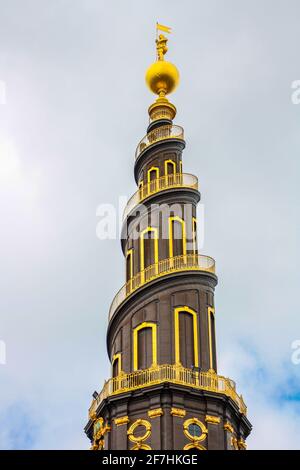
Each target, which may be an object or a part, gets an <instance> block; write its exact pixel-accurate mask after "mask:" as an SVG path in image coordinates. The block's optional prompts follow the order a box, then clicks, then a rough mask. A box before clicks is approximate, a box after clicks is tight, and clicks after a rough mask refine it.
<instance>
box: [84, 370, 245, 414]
mask: <svg viewBox="0 0 300 470" xmlns="http://www.w3.org/2000/svg"><path fill="white" fill-rule="evenodd" d="M163 382H171V383H175V384H179V385H186V386H189V387H192V388H194V389H198V390H207V391H210V392H215V393H222V394H224V395H226V396H228V397H230V398H232V400H233V401H234V402H235V403H236V404H237V405H238V407H239V410H240V412H241V413H243V414H245V415H246V414H247V407H246V405H245V403H244V400H243V398H242V396H240V395H238V393H237V392H236V389H235V383H234V381H233V380H231V379H228V378H226V377H223V376H221V375H217V374H215V373H214V372H210V371H208V372H195V371H193V370H191V369H187V368H185V367H182V366H181V365H180V364H178V365H177V364H163V365H158V366H154V367H150V368H149V369H144V370H138V371H136V372H131V373H129V374H126V373H121V374H120V375H119V376H117V377H113V378H111V379H109V380H108V381H107V382H105V383H104V387H103V389H102V391H101V392H100V394H99V395H98V397H97V398H96V399H94V400H93V402H92V405H91V407H90V409H89V414H90V415H91V414H92V413H93V412H95V411H96V409H97V407H98V405H99V404H100V403H101V402H102V401H103V400H105V398H107V397H109V396H111V395H117V394H119V393H124V392H128V391H132V390H137V389H139V388H143V387H147V386H148V387H149V386H151V385H154V384H158V383H163Z"/></svg>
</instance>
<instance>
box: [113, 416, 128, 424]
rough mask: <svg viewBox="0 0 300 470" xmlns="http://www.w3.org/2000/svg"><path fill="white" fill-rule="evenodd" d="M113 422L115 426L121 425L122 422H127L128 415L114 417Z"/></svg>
mask: <svg viewBox="0 0 300 470" xmlns="http://www.w3.org/2000/svg"><path fill="white" fill-rule="evenodd" d="M114 422H115V425H116V426H123V424H127V423H129V418H128V416H121V417H120V418H115V419H114Z"/></svg>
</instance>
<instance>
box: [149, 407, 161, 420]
mask: <svg viewBox="0 0 300 470" xmlns="http://www.w3.org/2000/svg"><path fill="white" fill-rule="evenodd" d="M163 414H164V412H163V410H162V408H155V409H154V410H149V411H148V416H149V418H157V417H158V416H162V415H163Z"/></svg>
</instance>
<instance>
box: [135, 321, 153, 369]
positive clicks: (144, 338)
mask: <svg viewBox="0 0 300 470" xmlns="http://www.w3.org/2000/svg"><path fill="white" fill-rule="evenodd" d="M156 364H157V326H156V323H151V322H143V323H141V324H140V325H138V326H136V327H135V328H134V330H133V369H134V370H138V369H148V368H149V367H151V366H155V365H156Z"/></svg>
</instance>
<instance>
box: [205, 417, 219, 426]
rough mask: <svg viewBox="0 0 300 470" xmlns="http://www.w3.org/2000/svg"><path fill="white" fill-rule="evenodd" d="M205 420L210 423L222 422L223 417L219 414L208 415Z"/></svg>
mask: <svg viewBox="0 0 300 470" xmlns="http://www.w3.org/2000/svg"><path fill="white" fill-rule="evenodd" d="M205 422H206V423H208V424H220V422H221V419H220V418H219V417H218V416H211V415H206V416H205Z"/></svg>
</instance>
